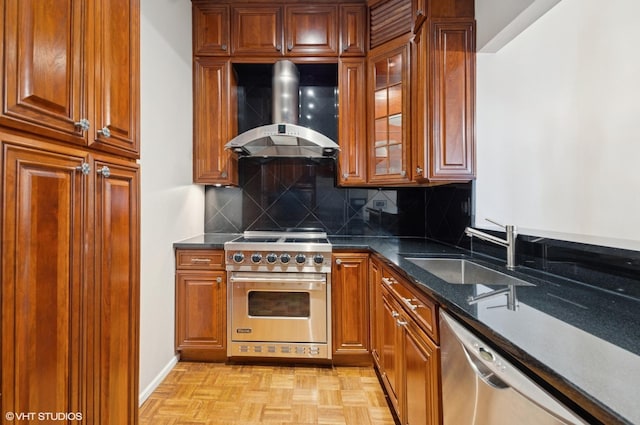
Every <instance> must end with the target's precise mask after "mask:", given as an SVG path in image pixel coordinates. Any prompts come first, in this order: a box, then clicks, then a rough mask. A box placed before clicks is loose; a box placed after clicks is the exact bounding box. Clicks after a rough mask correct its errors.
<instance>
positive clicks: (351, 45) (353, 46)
mask: <svg viewBox="0 0 640 425" xmlns="http://www.w3.org/2000/svg"><path fill="white" fill-rule="evenodd" d="M366 24H367V8H366V6H365V5H364V4H341V5H340V56H364V55H365V54H366V52H367V41H366V40H367V33H368V32H367V28H366Z"/></svg>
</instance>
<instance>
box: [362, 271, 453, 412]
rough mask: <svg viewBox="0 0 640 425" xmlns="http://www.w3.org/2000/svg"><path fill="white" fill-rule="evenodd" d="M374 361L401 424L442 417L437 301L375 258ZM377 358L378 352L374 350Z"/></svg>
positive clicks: (372, 275)
mask: <svg viewBox="0 0 640 425" xmlns="http://www.w3.org/2000/svg"><path fill="white" fill-rule="evenodd" d="M372 263H373V264H376V265H375V266H374V268H375V269H377V272H375V273H372V274H371V277H372V279H377V278H379V280H378V281H374V280H372V281H371V283H372V286H373V287H374V288H376V289H375V293H376V297H374V303H375V304H374V307H373V309H374V310H375V313H374V314H373V316H372V317H373V319H374V321H373V322H372V323H373V332H372V334H373V335H376V337H375V338H374V345H375V346H376V351H378V353H379V354H378V358H379V361H378V362H376V367H377V368H378V370H379V372H380V376H381V378H382V382H383V385H384V387H385V389H386V391H387V394H388V396H389V399H390V401H391V405H392V406H393V408H394V409H395V411H396V414H397V415H398V418H399V419H400V423H401V424H416V423H425V424H434V425H435V424H439V423H440V415H441V413H440V412H441V409H440V391H439V388H440V375H439V373H440V354H439V347H438V332H437V322H436V314H437V308H436V305H435V303H434V302H433V301H431V300H429V299H428V298H427V297H426V296H424V295H423V294H419V293H418V292H417V291H415V290H411V289H410V286H409V284H408V283H407V282H405V281H404V280H403V279H402V278H401V277H400V276H399V275H397V274H396V273H395V272H394V271H393V270H392V269H391V268H390V267H388V266H386V265H383V264H382V263H381V262H377V260H375V259H373V260H372ZM374 358H375V356H374Z"/></svg>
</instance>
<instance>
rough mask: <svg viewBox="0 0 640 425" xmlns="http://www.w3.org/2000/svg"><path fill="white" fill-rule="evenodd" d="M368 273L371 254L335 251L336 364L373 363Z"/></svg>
mask: <svg viewBox="0 0 640 425" xmlns="http://www.w3.org/2000/svg"><path fill="white" fill-rule="evenodd" d="M368 273H369V254H368V253H358V252H334V254H333V265H332V269H331V322H332V345H333V362H334V364H349V365H356V364H359V365H367V364H371V354H370V353H371V352H370V344H369V285H368Z"/></svg>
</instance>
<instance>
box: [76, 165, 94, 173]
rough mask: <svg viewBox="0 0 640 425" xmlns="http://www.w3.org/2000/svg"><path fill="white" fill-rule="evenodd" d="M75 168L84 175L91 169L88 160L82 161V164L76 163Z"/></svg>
mask: <svg viewBox="0 0 640 425" xmlns="http://www.w3.org/2000/svg"><path fill="white" fill-rule="evenodd" d="M76 170H78V171H80V172H81V173H82V174H84V175H85V176H86V175H88V174H89V171H91V165H89V163H88V162H83V163H82V165H78V166H77V167H76Z"/></svg>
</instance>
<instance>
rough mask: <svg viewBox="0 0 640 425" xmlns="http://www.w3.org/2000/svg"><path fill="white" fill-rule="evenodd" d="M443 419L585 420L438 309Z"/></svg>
mask: <svg viewBox="0 0 640 425" xmlns="http://www.w3.org/2000/svg"><path fill="white" fill-rule="evenodd" d="M440 338H441V340H440V342H441V345H440V348H441V356H442V363H441V364H442V413H443V419H444V425H501V424H505V425H506V424H509V425H512V424H518V425H527V424H531V425H546V424H586V422H585V421H583V420H581V419H580V418H578V417H577V416H576V415H575V414H574V413H572V412H571V411H570V410H568V409H567V408H566V407H565V406H563V405H562V404H560V403H559V402H558V401H556V400H555V399H554V398H552V397H551V396H550V395H549V394H548V393H547V392H545V391H544V390H542V389H541V388H540V387H539V386H538V385H537V384H535V383H534V382H533V381H532V380H531V379H529V378H528V377H527V376H525V375H524V374H523V373H522V372H520V371H519V370H518V369H516V368H515V367H514V366H513V365H511V364H510V363H509V362H507V361H506V360H505V359H504V358H502V357H500V356H499V355H497V354H496V353H495V352H494V351H493V350H492V349H491V348H490V347H489V346H488V345H486V344H485V343H484V342H482V340H481V339H479V338H478V337H476V336H475V335H474V334H473V333H471V332H470V331H468V330H467V329H466V328H465V327H464V326H462V325H461V324H460V323H458V322H457V321H456V320H455V319H453V318H452V317H451V315H449V314H447V313H445V312H444V311H440Z"/></svg>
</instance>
